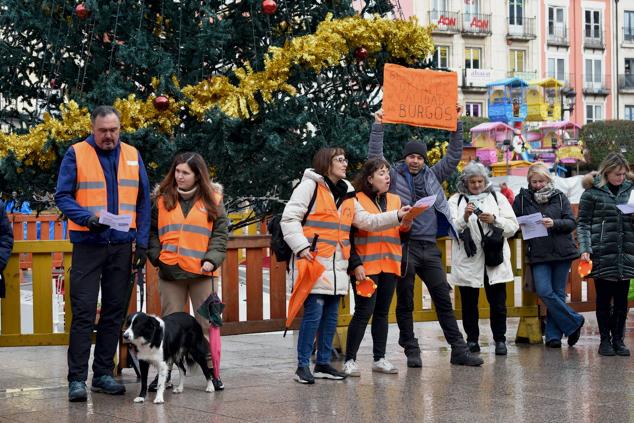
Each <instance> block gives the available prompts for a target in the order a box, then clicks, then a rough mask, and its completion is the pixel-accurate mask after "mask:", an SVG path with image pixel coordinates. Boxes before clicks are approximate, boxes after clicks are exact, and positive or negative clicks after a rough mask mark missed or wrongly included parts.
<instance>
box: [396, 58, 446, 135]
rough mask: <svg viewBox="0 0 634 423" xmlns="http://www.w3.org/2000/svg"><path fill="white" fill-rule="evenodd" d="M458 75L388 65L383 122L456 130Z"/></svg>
mask: <svg viewBox="0 0 634 423" xmlns="http://www.w3.org/2000/svg"><path fill="white" fill-rule="evenodd" d="M457 100H458V75H457V74H456V73H455V72H439V71H432V70H428V69H410V68H406V67H403V66H398V65H393V64H386V65H385V68H384V79H383V122H384V123H405V124H407V125H413V126H424V127H426V128H437V129H446V130H448V131H455V130H456V126H457V125H456V119H457V111H456V103H457Z"/></svg>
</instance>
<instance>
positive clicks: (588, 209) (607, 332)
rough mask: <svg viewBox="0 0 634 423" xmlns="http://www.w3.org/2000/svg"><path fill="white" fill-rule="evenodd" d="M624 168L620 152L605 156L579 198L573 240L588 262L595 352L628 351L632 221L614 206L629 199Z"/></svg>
mask: <svg viewBox="0 0 634 423" xmlns="http://www.w3.org/2000/svg"><path fill="white" fill-rule="evenodd" d="M629 172H630V166H629V164H628V162H627V160H625V158H624V157H623V156H622V155H620V154H618V153H610V154H608V155H607V157H606V158H605V159H604V160H603V162H601V165H600V166H599V174H598V175H597V177H596V178H594V180H593V181H592V185H591V186H590V187H588V188H587V189H586V190H585V191H584V193H583V195H581V201H580V202H579V227H578V228H577V238H578V239H579V251H580V252H581V259H582V260H586V261H588V260H592V273H591V275H590V276H591V277H593V278H594V287H595V289H596V293H597V295H596V301H597V306H596V313H597V323H598V325H599V333H600V335H601V345H600V346H599V354H600V355H608V356H612V355H615V354H616V355H622V356H629V355H630V351H629V350H628V349H627V348H626V347H625V344H624V343H623V335H624V331H625V320H626V319H627V293H628V290H629V287H630V279H632V278H634V225H633V220H632V219H633V217H632V215H630V214H628V215H625V214H623V213H622V212H621V210H619V209H618V208H617V205H621V204H627V203H632V202H634V195H633V194H634V193H633V188H634V185H633V184H632V181H630V180H628V179H627V178H626V176H627V175H628V174H629Z"/></svg>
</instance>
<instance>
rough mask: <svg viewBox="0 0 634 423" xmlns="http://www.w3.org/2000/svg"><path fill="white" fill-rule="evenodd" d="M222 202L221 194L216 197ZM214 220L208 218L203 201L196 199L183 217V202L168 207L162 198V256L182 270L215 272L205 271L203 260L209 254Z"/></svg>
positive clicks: (160, 211)
mask: <svg viewBox="0 0 634 423" xmlns="http://www.w3.org/2000/svg"><path fill="white" fill-rule="evenodd" d="M214 201H216V202H217V204H220V201H222V199H221V197H220V196H217V197H216V196H214ZM213 228H214V223H213V222H209V221H207V209H205V205H204V204H203V202H202V201H201V200H198V201H196V203H194V205H193V206H192V208H191V210H190V211H189V213H187V217H185V216H183V210H182V209H181V205H180V203H179V202H178V201H177V202H176V207H174V209H172V210H167V209H166V208H165V205H164V204H163V198H162V197H161V198H159V200H158V233H159V240H160V241H161V254H160V256H159V259H160V260H161V261H162V262H163V263H165V264H168V265H175V264H177V265H178V267H180V268H181V269H183V270H185V271H187V272H190V273H195V274H198V275H211V272H201V271H200V268H201V267H202V259H203V258H204V257H205V254H206V253H207V248H208V246H209V238H211V233H212V231H213Z"/></svg>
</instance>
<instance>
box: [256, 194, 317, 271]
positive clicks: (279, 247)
mask: <svg viewBox="0 0 634 423" xmlns="http://www.w3.org/2000/svg"><path fill="white" fill-rule="evenodd" d="M318 188H319V185H315V192H313V196H312V198H311V199H310V202H309V203H308V208H307V209H306V214H305V215H304V218H303V219H302V226H304V224H305V223H306V219H308V215H309V214H310V209H312V208H313V205H314V204H315V199H316V198H317V189H318ZM281 221H282V213H279V214H277V215H275V216H273V218H272V219H271V220H270V221H269V223H268V225H267V229H268V231H269V234H271V251H273V253H274V254H275V257H276V258H277V261H286V262H288V261H290V259H291V256H292V255H293V250H291V247H289V246H288V244H287V243H286V241H284V233H282V226H281V225H280V222H281Z"/></svg>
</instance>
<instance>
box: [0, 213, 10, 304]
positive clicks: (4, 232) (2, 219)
mask: <svg viewBox="0 0 634 423" xmlns="http://www.w3.org/2000/svg"><path fill="white" fill-rule="evenodd" d="M12 249H13V227H12V226H11V222H9V218H8V217H7V213H6V212H5V210H4V204H3V203H2V201H0V274H1V273H2V272H3V271H4V268H5V267H7V262H8V261H9V257H10V256H11V250H12ZM5 291H6V287H5V283H4V275H2V276H1V277H0V298H4V296H5Z"/></svg>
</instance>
